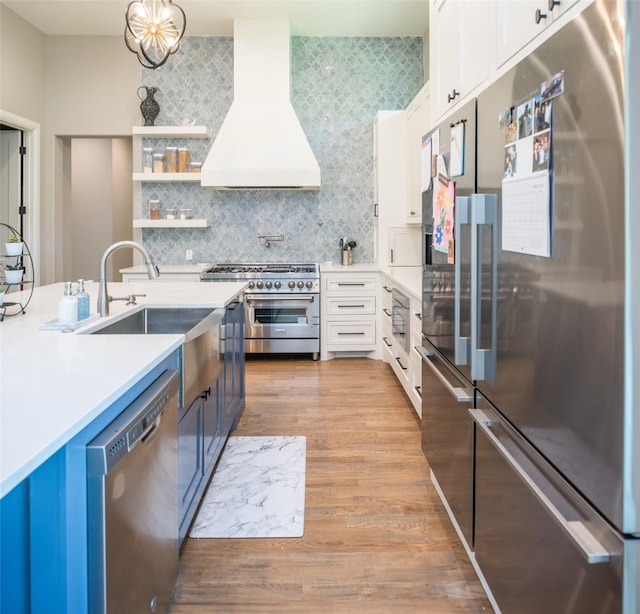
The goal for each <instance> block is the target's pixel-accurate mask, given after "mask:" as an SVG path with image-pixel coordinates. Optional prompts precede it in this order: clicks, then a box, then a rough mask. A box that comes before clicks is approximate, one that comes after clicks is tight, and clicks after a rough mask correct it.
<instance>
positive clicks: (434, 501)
mask: <svg viewBox="0 0 640 614" xmlns="http://www.w3.org/2000/svg"><path fill="white" fill-rule="evenodd" d="M246 373H247V374H246V389H247V400H246V407H245V411H244V415H243V417H242V420H241V421H240V424H239V426H238V429H237V430H236V431H235V432H234V433H233V434H232V436H236V435H304V436H306V437H307V474H306V500H305V532H304V536H303V537H301V538H298V539H200V540H194V539H188V540H187V543H186V545H185V547H184V549H183V552H182V557H181V562H180V573H179V577H178V581H177V584H176V589H175V592H174V601H173V605H172V607H171V609H170V612H171V613H172V614H182V613H187V612H189V613H190V612H245V613H256V612H259V613H269V612H296V613H297V612H300V613H305V612H339V613H345V614H348V613H352V612H353V613H356V612H358V613H359V612H366V613H367V614H374V613H396V612H401V613H405V612H406V613H409V612H421V613H428V614H439V613H449V612H474V613H475V612H491V611H492V610H491V606H490V604H489V601H488V600H487V598H486V596H485V594H484V592H483V590H482V588H481V586H480V583H479V581H478V579H477V577H476V575H475V572H474V571H473V568H472V567H471V564H470V563H469V560H468V558H467V556H466V554H465V552H464V550H463V548H462V546H461V544H460V542H459V540H458V538H457V536H456V534H455V532H454V530H453V528H452V526H451V523H450V521H449V518H448V516H447V514H446V511H445V510H444V507H443V505H442V503H441V501H440V499H439V497H438V495H437V493H436V491H435V489H434V488H433V486H432V484H431V481H430V480H429V470H428V465H427V462H426V460H425V458H424V456H423V454H422V451H421V449H420V425H419V422H418V419H417V417H416V416H415V414H414V412H413V409H412V408H411V406H410V403H409V401H408V399H407V398H406V396H405V395H404V392H403V390H402V388H401V387H400V385H399V383H398V382H397V380H396V379H395V377H394V376H393V373H392V371H391V369H390V367H389V366H388V365H387V364H386V363H383V362H382V361H374V360H368V359H339V360H331V361H327V362H313V361H311V360H308V359H302V360H292V359H271V358H266V359H250V360H248V361H247V372H246Z"/></svg>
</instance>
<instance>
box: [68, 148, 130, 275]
mask: <svg viewBox="0 0 640 614" xmlns="http://www.w3.org/2000/svg"><path fill="white" fill-rule="evenodd" d="M62 148H63V152H64V153H63V156H62V159H63V167H64V168H63V176H64V177H65V182H64V183H65V189H64V196H63V202H64V205H63V220H64V224H63V230H62V239H63V254H64V255H63V277H64V279H65V280H76V279H86V280H97V279H98V273H99V272H98V269H99V264H100V259H101V257H102V254H103V253H104V251H105V250H106V249H107V247H109V246H110V245H112V244H113V243H115V242H116V241H124V240H131V238H132V235H133V228H132V219H133V183H132V172H133V171H132V169H133V162H132V140H131V137H117V138H112V137H62ZM132 264H133V255H132V253H131V251H130V250H118V251H117V252H114V254H113V255H112V256H111V258H110V259H109V261H108V262H107V266H108V269H107V279H108V280H109V281H120V279H121V277H120V273H119V271H120V269H122V268H125V267H128V266H131V265H132Z"/></svg>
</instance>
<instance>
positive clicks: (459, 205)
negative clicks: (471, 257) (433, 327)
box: [453, 196, 471, 365]
mask: <svg viewBox="0 0 640 614" xmlns="http://www.w3.org/2000/svg"><path fill="white" fill-rule="evenodd" d="M470 208H471V205H470V202H469V197H468V196H458V197H457V198H456V218H455V229H454V232H455V238H456V240H455V244H454V245H455V247H454V250H455V265H454V266H455V288H454V320H453V322H454V334H455V344H454V359H453V360H454V362H455V363H456V364H457V365H468V364H470V362H471V338H470V337H461V336H460V300H461V297H460V283H461V275H462V239H461V237H462V232H461V226H463V225H469V224H470V223H471V212H470Z"/></svg>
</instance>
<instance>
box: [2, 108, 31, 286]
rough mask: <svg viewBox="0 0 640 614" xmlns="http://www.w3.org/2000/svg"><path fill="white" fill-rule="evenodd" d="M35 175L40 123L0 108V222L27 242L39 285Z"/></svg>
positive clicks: (3, 238)
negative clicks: (15, 231)
mask: <svg viewBox="0 0 640 614" xmlns="http://www.w3.org/2000/svg"><path fill="white" fill-rule="evenodd" d="M39 177H40V125H39V124H36V123H34V122H32V121H30V120H28V119H25V118H23V117H19V116H17V115H14V114H12V113H7V112H5V111H2V110H0V222H4V223H5V224H8V225H10V226H11V227H13V228H15V229H16V230H17V231H18V232H19V233H20V235H21V236H22V238H23V240H24V241H25V242H26V243H27V244H28V246H29V250H30V253H31V257H32V259H33V276H34V285H39V284H40V230H39V223H40V190H39ZM6 238H7V237H6V236H0V242H4V241H5V240H6Z"/></svg>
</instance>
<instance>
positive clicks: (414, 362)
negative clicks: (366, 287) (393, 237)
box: [380, 273, 422, 417]
mask: <svg viewBox="0 0 640 614" xmlns="http://www.w3.org/2000/svg"><path fill="white" fill-rule="evenodd" d="M394 285H395V287H397V283H396V284H394V280H393V279H392V278H391V277H388V276H387V275H385V274H384V273H383V274H381V280H380V286H381V306H382V309H381V314H380V331H381V333H380V355H381V357H382V360H384V361H385V362H388V363H389V364H390V365H391V368H392V369H393V372H394V374H395V376H396V377H397V378H398V381H399V382H400V384H401V385H402V387H403V389H404V391H405V393H406V394H407V397H408V398H409V400H410V401H411V405H412V406H413V408H414V410H415V412H416V414H417V415H418V416H419V417H420V416H421V415H422V391H421V387H422V358H421V356H420V354H418V352H417V351H416V349H415V347H416V346H420V345H421V340H422V315H421V313H420V312H421V307H422V302H421V299H420V298H419V297H417V296H415V295H412V294H411V293H409V292H408V291H407V289H406V288H402V292H403V293H404V294H405V295H407V296H409V300H410V313H409V322H408V323H407V324H408V326H409V340H410V344H409V347H408V348H407V350H405V349H404V348H403V347H402V344H401V343H400V342H399V341H398V340H397V339H396V338H395V337H394V336H393V324H392V323H393V301H392V293H393V288H394ZM407 324H405V326H406V325H407Z"/></svg>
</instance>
